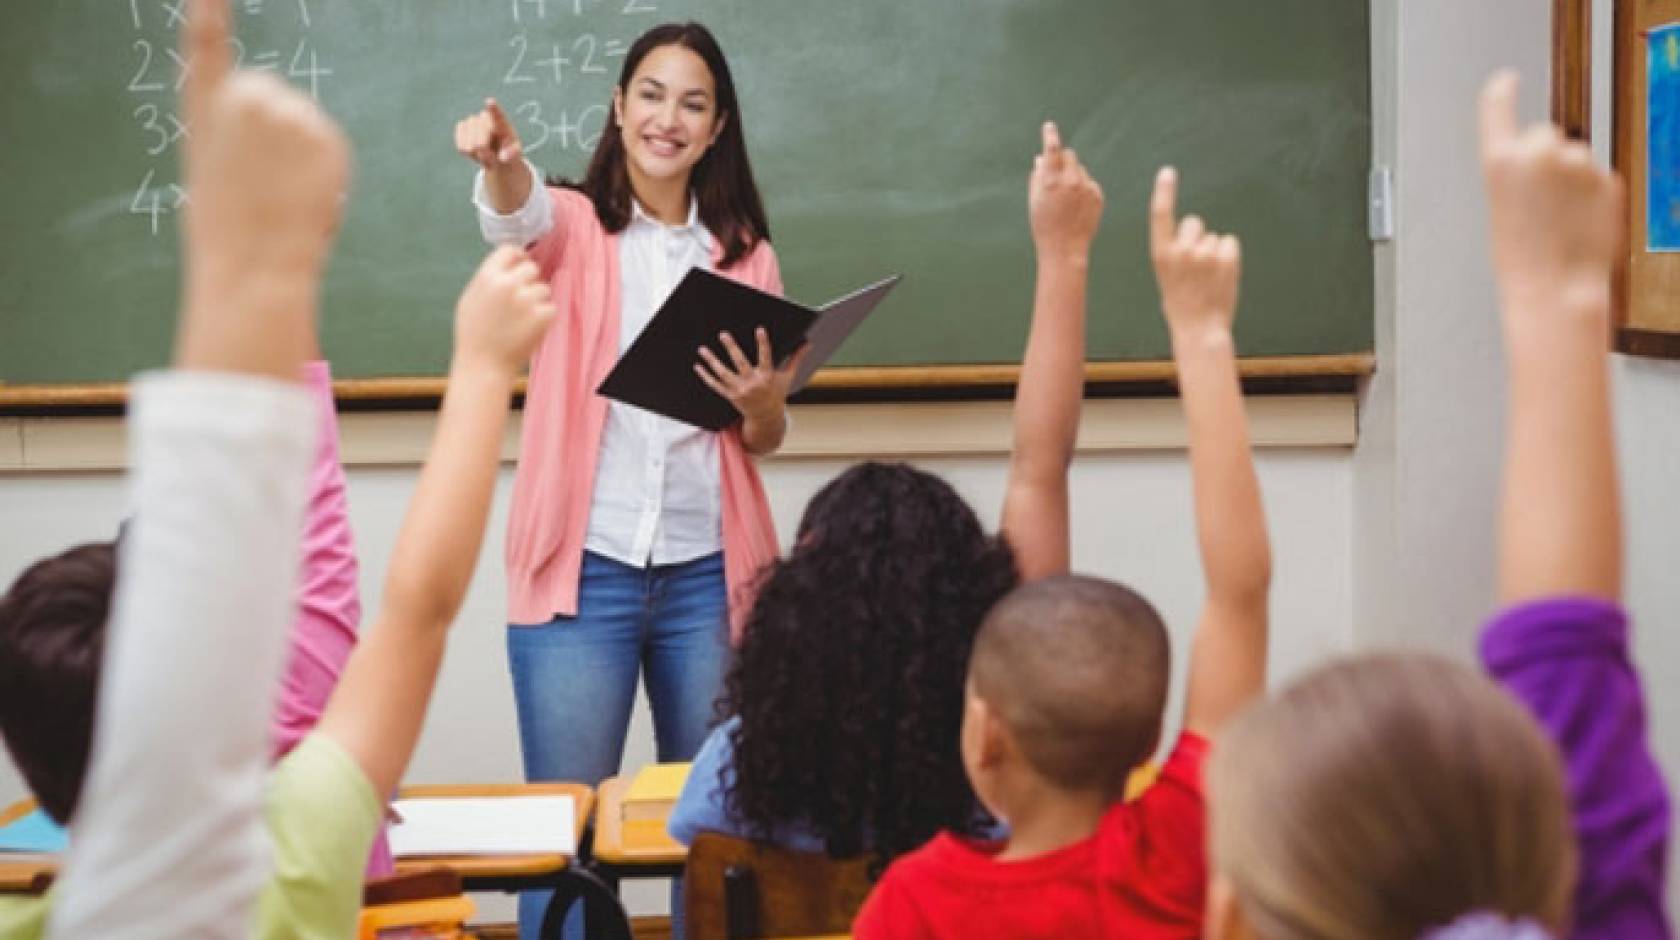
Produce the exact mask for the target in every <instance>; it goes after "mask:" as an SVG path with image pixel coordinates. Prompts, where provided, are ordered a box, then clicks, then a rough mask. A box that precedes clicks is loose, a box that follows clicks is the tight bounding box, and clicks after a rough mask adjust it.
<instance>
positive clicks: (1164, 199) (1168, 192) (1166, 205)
mask: <svg viewBox="0 0 1680 940" xmlns="http://www.w3.org/2000/svg"><path fill="white" fill-rule="evenodd" d="M1177 205H1178V171H1177V170H1175V169H1173V168H1172V167H1170V166H1164V167H1161V170H1160V172H1158V173H1156V174H1155V192H1154V194H1153V195H1151V196H1150V197H1149V242H1150V244H1151V245H1154V246H1155V247H1156V248H1161V247H1164V246H1166V245H1167V244H1169V243H1170V242H1172V240H1173V230H1174V229H1175V228H1176V225H1175V224H1174V220H1173V213H1174V212H1175V211H1177Z"/></svg>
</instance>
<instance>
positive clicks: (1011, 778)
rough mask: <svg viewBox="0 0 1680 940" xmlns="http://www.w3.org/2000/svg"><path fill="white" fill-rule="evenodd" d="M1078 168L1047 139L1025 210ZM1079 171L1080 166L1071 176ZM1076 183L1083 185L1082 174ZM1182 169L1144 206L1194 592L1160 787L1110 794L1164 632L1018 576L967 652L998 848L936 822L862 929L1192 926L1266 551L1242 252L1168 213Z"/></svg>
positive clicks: (1149, 747) (1159, 697)
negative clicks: (1189, 526) (1239, 324)
mask: <svg viewBox="0 0 1680 940" xmlns="http://www.w3.org/2000/svg"><path fill="white" fill-rule="evenodd" d="M1075 171H1078V162H1077V160H1076V159H1075V158H1074V156H1073V154H1072V153H1071V152H1070V151H1065V150H1062V149H1061V148H1059V147H1048V146H1047V148H1046V152H1045V154H1044V155H1043V156H1042V157H1041V158H1040V161H1039V165H1038V167H1037V168H1036V169H1035V171H1034V174H1033V189H1034V193H1033V195H1034V197H1035V198H1034V202H1035V203H1036V202H1038V201H1039V199H1041V198H1043V194H1044V193H1047V192H1048V193H1050V194H1051V197H1052V198H1053V194H1054V193H1055V191H1056V190H1057V189H1058V188H1063V187H1066V186H1068V185H1076V184H1069V183H1067V182H1065V180H1066V179H1067V178H1068V174H1070V173H1073V172H1075ZM1078 172H1079V173H1082V171H1078ZM1086 179H1087V180H1088V177H1086ZM1176 193H1177V176H1176V174H1175V173H1174V172H1173V171H1172V170H1171V169H1164V170H1162V171H1161V174H1160V176H1159V177H1158V178H1157V180H1156V184H1155V195H1154V198H1153V200H1152V201H1151V205H1150V236H1151V238H1150V241H1151V254H1152V255H1153V258H1154V262H1155V271H1156V277H1157V279H1158V280H1159V282H1160V287H1161V303H1162V308H1163V311H1164V313H1165V316H1166V321H1167V326H1168V329H1169V331H1170V333H1171V335H1172V348H1173V359H1174V361H1175V363H1176V364H1177V366H1178V375H1179V381H1180V386H1181V389H1182V396H1183V400H1184V411H1185V418H1186V421H1187V424H1188V426H1189V436H1190V466H1191V475H1192V479H1193V484H1194V489H1195V506H1196V527H1197V536H1198V541H1199V543H1200V549H1201V556H1202V563H1203V568H1204V572H1205V576H1206V581H1207V604H1206V608H1205V609H1204V611H1203V613H1202V619H1201V622H1200V623H1199V624H1198V626H1197V630H1196V637H1195V648H1194V650H1193V652H1192V655H1191V661H1190V679H1189V683H1190V688H1189V696H1188V700H1187V702H1186V705H1185V716H1184V732H1183V733H1182V734H1181V735H1180V736H1179V739H1178V742H1177V744H1175V745H1174V747H1173V749H1172V753H1171V756H1169V757H1168V758H1167V761H1166V763H1165V765H1164V766H1163V768H1162V770H1161V774H1160V777H1159V779H1158V780H1157V781H1156V782H1155V784H1154V785H1153V786H1152V787H1151V788H1150V789H1149V790H1148V791H1147V792H1145V793H1144V794H1143V796H1142V797H1140V798H1139V799H1137V800H1134V801H1132V802H1122V801H1121V796H1122V793H1123V788H1124V786H1125V782H1126V779H1127V777H1128V775H1129V774H1130V772H1131V771H1132V770H1134V769H1135V768H1136V767H1138V766H1139V765H1141V764H1143V763H1145V762H1146V761H1148V760H1149V758H1150V755H1152V754H1153V753H1154V752H1155V750H1156V747H1157V745H1158V743H1159V739H1160V734H1161V722H1162V712H1163V710H1164V706H1165V701H1166V693H1167V685H1168V679H1169V668H1168V643H1167V634H1166V628H1165V626H1164V625H1163V624H1162V622H1161V618H1160V616H1159V615H1158V614H1157V613H1156V612H1155V609H1154V608H1153V607H1151V606H1150V604H1149V602H1148V601H1146V600H1144V599H1143V598H1142V597H1140V596H1139V595H1137V594H1136V593H1134V592H1132V591H1131V590H1129V589H1127V588H1125V587H1122V586H1120V585H1118V584H1114V583H1112V582H1107V581H1102V580H1099V579H1095V578H1084V577H1071V576H1070V577H1060V578H1051V579H1048V580H1043V581H1037V582H1033V583H1029V584H1025V585H1023V586H1021V587H1019V588H1017V589H1016V590H1015V591H1014V592H1012V593H1011V594H1010V595H1008V596H1006V597H1005V598H1004V599H1003V600H1002V601H1000V602H999V603H998V605H997V606H996V607H995V608H993V610H992V611H991V612H990V613H989V614H988V615H987V617H986V620H985V623H984V624H982V626H981V628H980V632H979V635H978V636H977V637H976V639H975V642H974V651H973V654H972V656H971V658H970V661H969V671H968V685H967V692H966V704H965V709H964V714H963V729H962V752H963V761H964V765H965V767H966V768H967V770H968V777H969V780H970V781H971V782H972V783H973V784H974V789H975V792H976V793H977V794H978V795H979V797H980V799H981V800H982V801H983V802H984V803H985V804H986V806H987V808H989V809H990V810H991V811H992V812H993V813H994V814H995V815H996V816H998V817H999V818H1000V819H1002V820H1004V821H1005V822H1007V823H1008V824H1009V838H1008V840H1007V841H1003V842H990V843H986V842H971V841H967V840H963V839H959V838H957V837H955V836H952V835H950V834H949V833H942V834H940V835H939V836H937V837H936V838H934V840H933V841H932V842H929V843H928V844H927V845H925V846H923V847H922V848H920V849H918V850H917V851H915V852H912V853H910V854H909V855H906V856H904V857H902V858H900V859H899V860H898V861H897V862H896V863H894V864H893V865H892V867H890V868H889V869H888V870H887V873H886V875H885V876H884V877H883V878H882V879H881V882H880V884H879V885H878V886H877V887H876V890H875V892H874V893H873V894H872V895H871V896H870V898H869V900H868V901H867V902H866V903H865V905H864V908H863V911H862V913H860V914H859V916H858V920H857V923H856V925H855V927H854V929H853V933H854V936H856V937H857V938H858V940H881V938H894V940H901V938H923V937H926V938H952V940H956V938H962V940H978V938H989V937H1000V938H1001V937H1008V938H1036V937H1044V938H1051V937H1054V938H1066V937H1099V936H1101V937H1125V938H1129V940H1138V938H1156V937H1162V938H1166V937H1172V938H1185V940H1192V938H1198V937H1200V936H1201V933H1202V909H1203V897H1204V894H1205V891H1206V885H1207V867H1206V860H1205V857H1204V850H1203V845H1204V829H1205V818H1204V817H1205V807H1204V803H1203V797H1202V764H1203V761H1204V759H1205V758H1206V756H1207V752H1208V740H1209V738H1210V737H1211V736H1212V735H1214V734H1215V733H1216V732H1217V731H1218V730H1219V728H1220V727H1221V726H1222V725H1224V723H1225V722H1226V720H1227V719H1228V718H1229V717H1230V716H1232V715H1233V714H1234V713H1235V712H1236V711H1238V710H1239V709H1240V708H1241V707H1242V706H1243V705H1244V704H1246V703H1247V702H1248V701H1249V700H1250V699H1251V698H1253V697H1255V696H1256V695H1258V694H1259V693H1260V691H1261V689H1262V687H1263V686H1264V684H1265V674H1266V633H1267V611H1266V606H1267V597H1268V594H1269V592H1270V585H1271V549H1270V547H1269V546H1268V544H1267V537H1266V523H1265V514H1264V511H1263V509H1262V507H1261V503H1260V488H1259V484H1258V482H1257V480H1256V479H1255V475H1254V464H1253V460H1252V457H1251V456H1250V453H1249V443H1248V423H1247V419H1246V417H1245V416H1244V413H1243V402H1242V390H1241V387H1240V384H1239V382H1238V377H1237V368H1236V359H1235V353H1234V348H1233V343H1232V339H1231V323H1232V320H1233V319H1234V317H1235V312H1236V301H1237V280H1238V273H1239V270H1240V251H1239V247H1238V244H1237V241H1236V239H1235V238H1233V237H1232V236H1229V235H1224V236H1220V235H1214V234H1211V233H1208V232H1207V231H1206V230H1205V228H1204V226H1203V224H1202V222H1201V220H1200V219H1198V218H1196V217H1195V216H1190V217H1187V218H1185V219H1184V220H1183V221H1182V222H1175V218H1174V203H1175V201H1176Z"/></svg>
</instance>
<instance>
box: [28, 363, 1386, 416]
mask: <svg viewBox="0 0 1680 940" xmlns="http://www.w3.org/2000/svg"><path fill="white" fill-rule="evenodd" d="M1237 367H1238V372H1239V374H1240V375H1241V377H1242V378H1243V379H1244V380H1245V381H1250V382H1256V381H1257V382H1265V383H1268V386H1267V387H1268V389H1269V390H1271V391H1279V392H1291V391H1299V392H1313V393H1322V392H1324V391H1325V390H1326V388H1327V386H1326V383H1328V387H1330V388H1333V389H1337V390H1343V391H1351V390H1352V389H1353V388H1354V387H1355V386H1357V384H1358V383H1359V382H1360V381H1361V380H1363V379H1365V378H1368V377H1369V376H1370V375H1371V374H1372V373H1374V372H1375V371H1376V368H1377V361H1376V356H1375V355H1374V354H1372V353H1343V354H1335V355H1322V356H1266V357H1251V358H1246V359H1239V360H1238V361H1237ZM1020 373H1021V367H1020V365H1019V364H1018V363H1008V364H1002V363H1000V364H995V365H960V366H840V367H834V368H829V369H821V370H818V372H817V374H816V375H815V376H813V377H812V379H811V384H810V386H809V388H808V389H807V391H806V392H805V393H803V394H804V396H805V397H807V398H820V399H821V400H824V401H847V400H851V401H862V400H885V401H892V400H895V399H904V400H909V399H914V398H920V397H926V396H928V395H937V396H938V397H942V398H944V397H956V398H962V397H967V396H968V395H970V394H973V395H974V396H975V397H981V393H982V392H983V391H984V390H988V389H990V390H996V389H1009V388H1013V387H1014V385H1015V383H1016V381H1017V380H1018V379H1019V378H1020ZM1176 374H1177V372H1176V369H1175V367H1174V366H1173V363H1172V361H1171V360H1148V361H1137V362H1087V363H1086V364H1085V381H1086V383H1087V385H1093V386H1104V387H1106V388H1107V390H1108V392H1109V393H1111V394H1112V393H1122V394H1123V393H1124V392H1125V391H1126V390H1127V389H1130V390H1132V391H1134V392H1142V393H1151V392H1154V391H1155V390H1156V389H1160V388H1165V387H1168V386H1170V385H1171V384H1172V383H1173V381H1174V380H1175V377H1176ZM447 385H448V381H447V380H446V379H444V378H442V377H430V376H414V377H398V378H369V379H340V380H338V381H335V382H334V383H333V393H334V396H335V397H336V398H337V399H338V401H339V403H340V404H341V405H350V406H357V407H371V408H375V409H389V410H411V409H417V408H420V409H424V408H432V407H435V406H436V404H437V402H438V401H439V400H441V399H442V397H443V392H444V389H445V388H446V387H447ZM524 393H525V381H524V380H523V379H521V380H520V381H519V383H518V384H517V386H516V388H515V394H517V395H521V396H522V395H524ZM127 402H128V384H127V383H124V382H109V383H101V384H95V385H70V384H66V385H14V386H5V385H0V416H16V415H51V414H58V413H80V412H87V411H110V410H114V409H120V408H122V407H123V406H125V405H126V404H127Z"/></svg>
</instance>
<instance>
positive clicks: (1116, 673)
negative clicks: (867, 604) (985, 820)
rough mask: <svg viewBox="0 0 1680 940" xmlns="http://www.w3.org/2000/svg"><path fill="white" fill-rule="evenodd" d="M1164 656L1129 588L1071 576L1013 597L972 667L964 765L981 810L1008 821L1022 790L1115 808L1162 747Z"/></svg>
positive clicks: (978, 642)
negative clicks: (1135, 772) (1024, 786)
mask: <svg viewBox="0 0 1680 940" xmlns="http://www.w3.org/2000/svg"><path fill="white" fill-rule="evenodd" d="M1169 655H1170V654H1169V647H1168V642H1167V630H1166V626H1165V625H1164V624H1163V623H1162V622H1161V616H1160V615H1159V614H1158V613H1156V612H1155V608H1154V607H1152V606H1150V604H1149V602H1148V601H1146V600H1144V599H1143V598H1142V597H1140V596H1139V595H1138V594H1137V593H1136V592H1134V591H1132V590H1130V589H1129V588H1126V587H1123V586H1121V585H1119V584H1115V583H1113V582H1111V581H1104V580H1101V579H1098V578H1090V577H1082V576H1079V575H1066V576H1062V577H1055V578H1046V579H1044V580H1041V581H1034V582H1032V583H1030V584H1023V585H1021V586H1020V587H1017V588H1016V589H1015V590H1013V591H1011V592H1010V593H1009V595H1008V596H1006V597H1005V598H1004V599H1003V600H1002V601H1000V602H999V603H998V604H997V606H995V607H993V608H992V609H991V611H990V612H989V613H988V614H987V615H986V619H985V621H984V622H983V623H982V624H981V625H980V633H979V635H978V636H977V637H976V638H975V640H974V654H973V656H972V658H971V659H970V660H969V667H968V686H967V695H966V698H967V704H966V706H965V708H964V710H963V730H962V750H963V762H964V764H965V765H966V766H967V768H968V774H969V779H970V780H971V781H972V782H973V783H974V787H975V790H976V791H977V792H978V793H979V794H980V798H981V799H982V800H983V801H984V802H985V803H986V806H987V807H988V808H989V809H991V810H992V811H993V812H994V813H997V814H999V815H1001V816H1004V817H1006V818H1007V817H1008V816H1009V815H1010V811H1011V810H1012V809H1015V807H1012V806H1011V805H1010V803H1011V801H1012V800H1011V797H1012V795H1014V794H1017V793H1022V792H1023V791H1022V790H1021V789H1020V788H1018V787H1017V786H1016V784H1018V783H1021V782H1027V781H1032V782H1036V783H1041V784H1043V785H1046V786H1048V787H1049V788H1051V789H1053V790H1056V791H1061V792H1065V793H1069V794H1082V795H1087V796H1092V797H1096V798H1100V799H1102V800H1104V801H1109V800H1113V799H1116V798H1118V797H1119V795H1120V794H1121V793H1122V792H1123V791H1124V788H1125V784H1126V777H1127V775H1128V774H1129V773H1130V771H1131V770H1132V769H1133V768H1135V767H1137V766H1138V765H1139V764H1141V763H1143V762H1144V761H1146V760H1148V758H1149V756H1150V754H1152V753H1153V752H1154V750H1155V745H1156V743H1157V742H1158V741H1159V739H1160V733H1161V715H1162V712H1163V710H1164V709H1165V706H1166V700H1167V684H1168V678H1169V671H1170V670H1169V665H1170V662H1169ZM1032 789H1033V790H1034V792H1035V795H1037V796H1042V788H1041V787H1034V788H1032Z"/></svg>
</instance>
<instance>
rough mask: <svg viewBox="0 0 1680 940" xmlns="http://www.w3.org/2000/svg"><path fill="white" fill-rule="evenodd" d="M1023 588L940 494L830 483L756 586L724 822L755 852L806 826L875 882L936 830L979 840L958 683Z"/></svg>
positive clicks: (946, 491) (908, 482) (972, 522)
mask: <svg viewBox="0 0 1680 940" xmlns="http://www.w3.org/2000/svg"><path fill="white" fill-rule="evenodd" d="M1018 580H1019V576H1018V574H1017V572H1016V567H1015V560H1014V555H1013V553H1012V552H1011V551H1010V549H1009V546H1008V544H1007V543H1006V542H1005V541H1004V540H1003V539H1002V538H998V537H989V536H987V534H986V533H985V531H984V530H983V529H982V528H981V525H980V520H979V519H978V518H977V517H976V516H975V514H974V510H973V509H971V508H970V507H969V505H968V503H967V502H965V501H964V500H963V498H962V497H961V496H958V495H957V493H956V491H955V490H953V489H952V488H951V486H950V484H948V483H946V482H945V481H944V480H941V479H940V478H938V477H936V476H933V475H931V474H928V473H925V472H923V471H920V470H917V469H915V468H913V467H910V466H908V465H906V464H883V463H864V464H859V465H858V466H855V467H852V468H851V469H849V470H847V471H846V472H845V473H843V474H841V475H840V476H839V477H836V478H835V479H834V480H832V481H831V482H830V483H829V484H828V485H827V486H825V487H824V488H823V489H822V491H821V492H819V493H818V494H817V495H816V496H815V497H813V498H812V500H811V503H810V505H809V506H807V507H806V510H805V516H804V518H803V519H802V520H801V522H800V525H799V538H798V543H797V544H796V545H795V547H794V548H793V551H792V552H791V554H790V555H789V556H788V557H787V558H786V559H783V560H780V561H778V562H776V563H775V564H774V565H772V566H771V567H769V568H768V569H766V572H765V574H764V575H763V576H762V580H761V583H760V589H759V594H758V599H757V602H756V604H755V605H754V607H753V610H752V612H751V614H750V615H749V617H748V620H747V625H746V631H745V638H744V640H743V641H742V644H741V647H740V649H739V651H738V652H737V654H736V657H735V660H734V662H733V664H732V665H731V667H730V670H729V675H728V678H727V679H726V681H725V687H724V696H723V699H722V700H721V701H720V703H719V711H720V713H721V715H722V717H724V718H731V717H738V718H739V719H740V722H739V724H738V725H737V726H736V727H735V728H734V729H733V730H732V731H731V732H730V743H731V744H732V745H733V747H734V766H733V773H727V774H726V779H725V781H724V785H725V798H726V800H727V805H728V808H729V810H730V812H731V813H732V814H733V815H734V816H735V817H736V818H738V819H740V820H742V821H743V822H744V823H745V825H746V828H747V830H748V832H749V833H750V834H752V835H753V836H754V837H756V838H766V839H767V838H769V837H770V833H771V832H772V830H773V829H774V828H775V827H777V826H780V825H785V824H789V823H798V824H801V825H804V826H806V827H807V828H809V829H810V830H811V831H812V832H814V833H815V834H816V835H817V836H818V837H820V838H821V839H822V840H823V841H824V844H825V847H826V849H827V851H828V853H829V854H830V855H832V856H834V857H837V858H843V857H850V856H856V855H861V854H865V853H868V854H870V855H872V856H874V858H875V861H876V870H877V872H878V871H879V869H880V867H881V866H884V865H885V864H886V863H887V862H889V861H891V860H892V859H893V858H895V857H897V856H899V855H901V854H903V853H905V852H908V851H910V850H911V849H914V848H916V847H917V846H920V845H921V844H922V843H924V842H926V841H927V840H928V839H929V838H931V837H932V836H933V835H935V834H936V833H937V832H939V831H940V830H941V829H948V830H952V831H954V832H957V833H960V834H965V835H976V834H978V833H979V832H980V831H981V830H982V829H983V828H984V827H985V826H987V825H988V824H989V823H990V822H991V820H990V817H989V816H987V814H986V812H985V810H984V809H983V808H982V807H981V806H980V803H979V801H978V800H977V799H976V798H975V795H974V791H973V789H972V788H971V787H970V786H969V783H968V779H967V777H966V775H965V774H964V773H963V766H962V758H961V754H960V747H959V743H958V739H959V735H960V731H961V727H962V709H963V682H964V677H965V675H966V672H967V668H968V655H969V649H970V647H971V646H972V644H973V641H974V636H975V633H976V632H977V630H978V629H979V626H980V621H981V618H982V617H984V616H985V613H986V611H987V610H988V609H989V608H990V607H991V606H992V604H993V603H995V602H996V601H997V600H998V599H999V598H1001V597H1002V596H1003V595H1004V594H1006V593H1008V591H1009V590H1010V588H1012V587H1013V586H1014V585H1015V584H1016V582H1017V581H1018Z"/></svg>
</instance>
